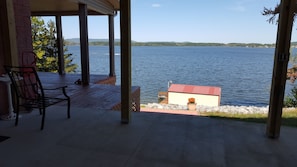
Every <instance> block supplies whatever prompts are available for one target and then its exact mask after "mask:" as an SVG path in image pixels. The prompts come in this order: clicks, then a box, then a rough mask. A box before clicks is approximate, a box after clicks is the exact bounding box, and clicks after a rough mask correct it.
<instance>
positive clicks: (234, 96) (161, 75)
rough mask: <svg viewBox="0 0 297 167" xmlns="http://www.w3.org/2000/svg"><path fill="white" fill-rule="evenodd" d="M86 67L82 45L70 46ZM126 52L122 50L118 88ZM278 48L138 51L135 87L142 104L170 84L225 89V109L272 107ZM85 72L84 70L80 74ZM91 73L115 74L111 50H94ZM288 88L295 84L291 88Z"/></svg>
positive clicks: (134, 65) (154, 98) (134, 54)
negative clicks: (274, 60) (82, 58)
mask: <svg viewBox="0 0 297 167" xmlns="http://www.w3.org/2000/svg"><path fill="white" fill-rule="evenodd" d="M68 50H69V52H70V53H73V55H74V56H73V58H74V63H77V64H78V65H80V50H79V46H69V47H68ZM119 53H120V48H119V47H116V56H115V64H116V75H117V85H119V84H120V54H119ZM273 55H274V49H273V48H241V47H171V46H170V47H146V46H137V47H132V85H135V86H140V87H141V103H151V102H157V101H158V98H157V95H158V92H159V91H166V90H167V85H168V81H172V82H173V83H177V84H192V85H208V86H219V87H221V88H222V97H221V105H245V106H247V105H254V106H266V105H268V103H269V93H270V85H271V76H272V68H273ZM77 72H78V73H80V67H79V69H78V70H77ZM90 72H91V74H108V73H109V51H108V47H106V46H90ZM287 86H291V85H290V84H287Z"/></svg>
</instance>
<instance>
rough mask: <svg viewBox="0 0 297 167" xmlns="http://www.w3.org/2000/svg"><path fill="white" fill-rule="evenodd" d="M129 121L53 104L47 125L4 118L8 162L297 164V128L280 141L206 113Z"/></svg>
mask: <svg viewBox="0 0 297 167" xmlns="http://www.w3.org/2000/svg"><path fill="white" fill-rule="evenodd" d="M131 118H132V121H131V123H130V124H128V125H123V124H121V123H120V112H118V111H95V110H94V109H88V108H72V118H71V119H69V120H67V119H66V108H65V107H61V106H53V107H50V108H48V112H47V117H46V122H45V129H44V130H43V131H40V130H39V128H40V122H41V117H40V116H39V114H38V112H37V111H33V112H32V113H30V114H24V115H23V116H22V118H21V119H20V120H19V126H18V127H15V126H14V121H0V136H10V137H11V138H10V139H8V140H5V141H3V142H1V143H0V166H1V167H20V166H22V167H23V166H24V167H25V166H26V167H27V166H28V167H34V166H38V167H43V166H45V167H51V166H52V167H60V166H61V167H68V166H70V167H92V166H94V167H105V166H106V167H118V166H120V167H122V166H124V167H140V166H141V167H158V166H160V167H177V166H179V167H190V166H195V167H198V166H203V167H205V166H207V167H208V166H219V167H225V166H226V167H245V166H246V167H266V166H267V167H268V166H269V167H284V166H285V167H296V165H297V142H296V141H297V128H290V127H282V128H281V136H280V138H279V139H277V140H272V139H269V138H266V136H265V128H266V125H265V124H256V123H244V122H237V121H230V120H229V121H228V120H219V119H212V118H207V117H199V116H189V115H188V116H186V115H173V114H160V113H143V112H140V113H132V116H131Z"/></svg>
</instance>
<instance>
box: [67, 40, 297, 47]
mask: <svg viewBox="0 0 297 167" xmlns="http://www.w3.org/2000/svg"><path fill="white" fill-rule="evenodd" d="M65 45H67V46H78V45H79V42H71V41H67V40H65ZM89 45H90V46H109V42H100V41H99V42H96V41H94V42H89ZM115 45H116V46H120V42H115ZM132 46H222V47H250V48H274V47H275V44H260V43H228V44H224V43H194V42H133V41H132ZM296 46H297V45H296Z"/></svg>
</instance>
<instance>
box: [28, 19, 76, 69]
mask: <svg viewBox="0 0 297 167" xmlns="http://www.w3.org/2000/svg"><path fill="white" fill-rule="evenodd" d="M31 26H32V41H33V51H34V52H35V54H36V56H37V60H36V67H37V70H38V71H44V72H57V71H58V48H57V38H56V27H55V23H54V22H53V21H52V20H50V21H49V22H48V23H47V24H45V23H44V20H43V19H42V18H41V17H31ZM63 45H64V53H66V52H67V51H68V48H67V47H66V46H65V44H64V39H63ZM64 59H65V71H66V72H67V73H70V72H75V70H76V68H77V66H78V65H77V64H73V63H72V61H73V58H72V54H71V53H67V54H64Z"/></svg>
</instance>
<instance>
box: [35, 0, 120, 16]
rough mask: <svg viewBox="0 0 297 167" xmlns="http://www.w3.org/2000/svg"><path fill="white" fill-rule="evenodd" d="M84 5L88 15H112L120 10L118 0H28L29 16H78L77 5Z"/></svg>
mask: <svg viewBox="0 0 297 167" xmlns="http://www.w3.org/2000/svg"><path fill="white" fill-rule="evenodd" d="M80 3H81V4H86V5H87V8H88V14H89V15H112V14H114V11H117V10H119V9H120V2H119V0H30V8H31V15H33V16H53V15H62V16H63V15H78V5H79V4H80Z"/></svg>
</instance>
